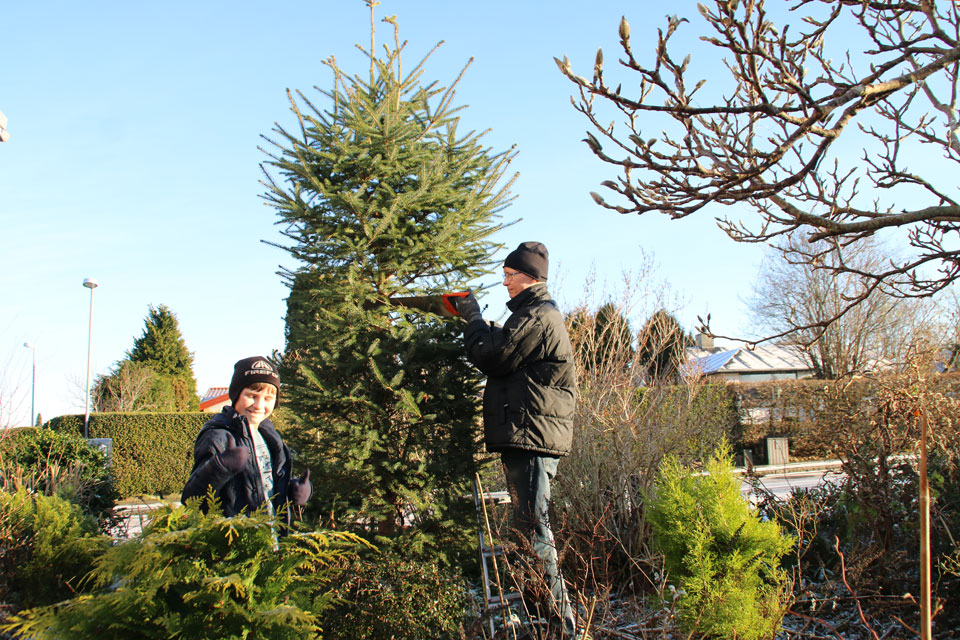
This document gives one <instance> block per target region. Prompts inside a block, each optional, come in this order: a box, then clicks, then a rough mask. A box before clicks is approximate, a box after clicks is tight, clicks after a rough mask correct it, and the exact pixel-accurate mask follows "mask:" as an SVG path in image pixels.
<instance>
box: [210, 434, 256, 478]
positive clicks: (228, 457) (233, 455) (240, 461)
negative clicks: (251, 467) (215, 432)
mask: <svg viewBox="0 0 960 640" xmlns="http://www.w3.org/2000/svg"><path fill="white" fill-rule="evenodd" d="M217 457H218V458H219V459H220V464H221V465H223V468H224V469H226V470H227V471H230V472H231V473H237V472H239V471H240V470H241V469H243V468H244V467H245V466H246V465H247V460H249V459H250V450H249V449H247V448H246V447H238V446H237V441H236V440H234V439H233V436H232V435H230V434H229V433H228V434H227V448H226V449H224V450H223V451H222V452H221V453H220V454H219V455H218V456H217Z"/></svg>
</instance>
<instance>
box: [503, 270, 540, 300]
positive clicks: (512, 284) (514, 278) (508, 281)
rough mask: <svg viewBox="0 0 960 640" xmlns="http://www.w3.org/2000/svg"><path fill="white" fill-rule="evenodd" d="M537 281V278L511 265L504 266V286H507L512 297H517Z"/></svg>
mask: <svg viewBox="0 0 960 640" xmlns="http://www.w3.org/2000/svg"><path fill="white" fill-rule="evenodd" d="M536 283H537V281H536V280H534V279H533V278H531V277H530V276H528V275H527V274H525V273H523V272H521V271H515V270H513V269H511V268H510V267H504V268H503V286H505V287H506V288H507V293H508V294H510V297H511V298H515V297H517V295H518V294H520V293H523V291H524V290H525V289H526V288H527V287H529V286H530V285H534V284H536Z"/></svg>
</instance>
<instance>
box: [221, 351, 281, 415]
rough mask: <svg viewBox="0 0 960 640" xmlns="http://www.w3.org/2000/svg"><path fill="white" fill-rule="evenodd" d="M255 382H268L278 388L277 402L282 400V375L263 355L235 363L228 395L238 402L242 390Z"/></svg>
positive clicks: (234, 402) (233, 401)
mask: <svg viewBox="0 0 960 640" xmlns="http://www.w3.org/2000/svg"><path fill="white" fill-rule="evenodd" d="M255 382H266V383H267V384H272V385H273V386H275V387H276V388H277V402H278V403H279V401H280V375H279V374H278V373H277V370H276V369H275V368H274V366H273V365H272V364H270V362H269V361H268V360H267V359H266V358H263V357H261V356H253V357H250V358H244V359H243V360H240V361H239V362H237V364H235V365H233V379H232V380H230V389H229V391H228V395H229V396H230V402H232V403H233V404H236V403H237V398H239V397H240V392H241V391H243V389H244V387H249V386H250V385H252V384H253V383H255Z"/></svg>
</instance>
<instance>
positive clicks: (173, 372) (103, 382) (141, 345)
mask: <svg viewBox="0 0 960 640" xmlns="http://www.w3.org/2000/svg"><path fill="white" fill-rule="evenodd" d="M92 396H93V398H94V406H96V408H97V410H98V411H197V410H199V409H200V399H199V398H198V397H197V382H196V379H195V378H194V375H193V355H192V354H191V353H190V352H189V351H188V350H187V345H186V342H184V340H183V335H182V334H181V333H180V325H179V323H178V322H177V316H176V315H174V313H173V312H172V311H170V309H169V308H168V307H167V306H165V305H160V306H159V307H154V306H153V305H151V306H150V311H149V313H148V314H147V317H146V319H145V320H144V329H143V335H141V336H140V337H139V338H137V339H136V340H134V343H133V348H132V349H131V350H130V351H128V352H127V354H126V357H125V358H123V359H122V360H120V361H119V362H117V364H116V365H115V366H114V368H113V371H111V372H110V374H108V375H105V376H100V377H99V378H97V380H96V382H95V383H94V387H93V392H92Z"/></svg>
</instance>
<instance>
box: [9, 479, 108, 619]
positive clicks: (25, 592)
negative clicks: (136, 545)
mask: <svg viewBox="0 0 960 640" xmlns="http://www.w3.org/2000/svg"><path fill="white" fill-rule="evenodd" d="M109 543H110V539H109V538H108V537H107V536H105V535H102V534H101V533H100V530H99V528H98V526H97V521H96V520H95V519H94V518H92V517H91V516H89V515H87V514H85V513H84V512H83V511H82V510H81V509H80V507H78V506H77V505H75V504H72V503H71V502H69V501H67V500H65V499H63V498H60V497H58V496H46V495H43V494H41V493H35V492H33V491H30V490H28V489H26V488H23V487H21V488H20V489H18V490H16V491H13V492H8V491H0V603H7V604H8V605H9V606H11V607H13V608H14V609H18V608H21V607H36V606H42V605H49V604H53V603H55V602H58V601H60V600H63V599H64V598H69V597H72V596H74V595H75V594H76V593H77V592H78V591H80V590H81V589H82V588H84V584H83V578H84V576H86V575H87V574H88V573H89V572H90V570H91V569H92V568H93V563H94V561H95V559H96V558H98V557H99V556H100V555H101V554H102V553H103V551H104V549H105V548H106V547H107V545H109Z"/></svg>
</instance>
